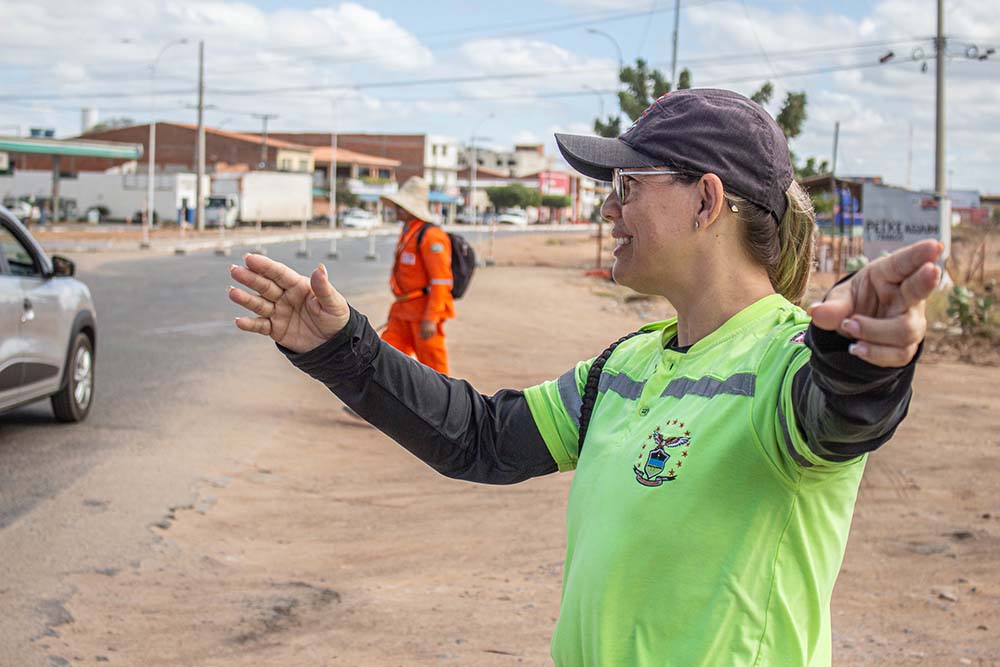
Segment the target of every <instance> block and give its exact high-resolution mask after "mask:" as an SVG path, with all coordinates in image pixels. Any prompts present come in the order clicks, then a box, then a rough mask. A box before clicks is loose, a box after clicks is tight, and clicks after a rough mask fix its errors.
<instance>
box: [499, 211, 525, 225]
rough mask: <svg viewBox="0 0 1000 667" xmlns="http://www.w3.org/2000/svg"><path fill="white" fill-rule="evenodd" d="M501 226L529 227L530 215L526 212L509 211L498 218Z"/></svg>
mask: <svg viewBox="0 0 1000 667" xmlns="http://www.w3.org/2000/svg"><path fill="white" fill-rule="evenodd" d="M497 222H498V223H500V224H501V225H523V226H527V225H528V214H527V213H525V212H524V211H507V212H506V213H501V214H500V215H498V216H497Z"/></svg>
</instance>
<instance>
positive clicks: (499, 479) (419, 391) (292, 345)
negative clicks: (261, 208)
mask: <svg viewBox="0 0 1000 667" xmlns="http://www.w3.org/2000/svg"><path fill="white" fill-rule="evenodd" d="M245 259H246V266H245V267H231V268H230V273H231V275H232V276H233V278H234V279H235V280H236V281H238V282H240V283H241V284H243V285H245V286H247V287H249V288H250V289H252V290H254V291H255V292H257V294H251V293H249V292H246V291H244V290H242V289H239V288H231V289H230V290H229V298H230V299H231V300H232V301H233V302H235V303H237V304H239V305H241V306H243V307H245V308H247V309H248V310H251V311H252V312H254V313H255V314H256V315H257V317H241V318H238V319H237V320H236V325H237V326H238V327H239V328H240V329H243V330H244V331H251V332H255V333H259V334H263V335H268V336H270V337H271V338H273V339H274V340H275V341H276V342H277V343H278V345H279V348H280V349H281V351H282V352H283V353H284V354H285V355H286V356H287V357H288V358H289V360H290V361H291V362H292V363H293V364H294V365H295V366H297V367H298V368H299V369H301V370H303V371H304V372H306V373H308V374H309V375H310V376H312V377H314V378H315V379H317V380H319V381H320V382H322V383H323V384H325V385H326V386H327V387H329V389H330V390H331V391H332V392H333V393H334V394H336V395H337V396H338V397H339V398H340V399H341V400H343V401H344V403H346V404H347V405H348V406H350V407H351V408H352V409H353V410H355V411H356V412H357V413H358V414H359V415H361V416H362V417H364V418H365V419H367V420H368V421H369V422H370V423H371V424H372V425H373V426H375V427H377V428H378V429H379V430H381V431H382V432H384V433H385V434H386V435H388V436H389V437H391V438H393V439H394V440H396V442H398V443H399V444H401V445H402V446H403V447H405V448H406V449H407V450H409V451H410V452H411V453H412V454H414V455H415V456H416V457H417V458H419V459H421V460H422V461H424V462H425V463H427V464H428V465H430V466H431V467H432V468H434V469H435V470H437V471H438V472H440V473H441V474H443V475H447V476H449V477H453V478H456V479H463V480H467V481H473V482H483V483H488V484H512V483H515V482H519V481H522V480H525V479H528V478H530V477H535V476H539V475H544V474H548V473H550V472H555V471H556V464H555V461H554V460H553V459H552V456H551V455H550V454H549V451H548V448H547V447H546V446H545V443H544V441H543V440H542V437H541V435H540V434H539V432H538V428H537V427H536V426H535V422H534V419H533V418H532V416H531V413H530V411H529V409H528V405H527V402H526V401H525V399H524V396H523V395H522V394H521V392H519V391H507V390H505V391H501V392H498V393H497V394H496V395H494V396H491V397H486V396H482V395H481V394H479V393H477V392H476V391H475V389H473V388H472V386H471V385H469V383H467V382H464V381H461V380H455V379H452V378H449V377H446V376H444V375H441V374H440V373H437V372H436V371H433V370H431V369H430V368H427V367H426V366H424V365H423V364H420V363H418V362H416V361H415V360H413V359H411V358H409V357H407V356H405V355H403V354H402V353H400V352H399V351H397V350H395V349H394V348H392V347H391V346H389V345H387V344H385V343H383V342H382V341H381V340H380V339H379V337H378V335H377V334H376V333H375V331H374V330H373V329H372V328H371V326H370V325H369V324H368V321H367V320H366V319H365V317H364V316H363V315H361V314H360V313H358V312H357V311H355V310H353V309H351V308H350V306H348V305H347V301H346V300H345V299H344V297H343V296H342V295H341V294H340V293H339V292H337V291H336V290H335V289H334V288H333V286H332V285H330V282H329V279H328V278H327V276H326V270H325V269H324V268H323V267H320V268H318V269H316V271H314V272H313V273H312V275H311V277H310V278H309V279H306V278H305V277H303V276H300V275H299V274H297V273H296V272H295V271H293V270H291V269H289V268H288V267H286V266H284V265H283V264H280V263H278V262H275V261H273V260H271V259H268V258H266V257H262V256H260V255H248V256H247V257H246V258H245Z"/></svg>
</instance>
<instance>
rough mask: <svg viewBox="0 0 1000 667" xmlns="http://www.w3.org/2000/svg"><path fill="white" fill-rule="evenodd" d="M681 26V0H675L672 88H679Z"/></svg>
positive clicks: (671, 63)
mask: <svg viewBox="0 0 1000 667" xmlns="http://www.w3.org/2000/svg"><path fill="white" fill-rule="evenodd" d="M680 27H681V0H674V57H673V58H672V59H671V61H670V89H671V90H677V37H678V35H679V33H680Z"/></svg>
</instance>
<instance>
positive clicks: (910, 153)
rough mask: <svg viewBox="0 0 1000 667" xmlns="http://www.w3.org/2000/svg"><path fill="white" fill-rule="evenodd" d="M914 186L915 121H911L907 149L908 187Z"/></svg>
mask: <svg viewBox="0 0 1000 667" xmlns="http://www.w3.org/2000/svg"><path fill="white" fill-rule="evenodd" d="M912 186H913V122H912V121H910V143H909V147H908V148H907V150H906V187H907V188H909V187H912Z"/></svg>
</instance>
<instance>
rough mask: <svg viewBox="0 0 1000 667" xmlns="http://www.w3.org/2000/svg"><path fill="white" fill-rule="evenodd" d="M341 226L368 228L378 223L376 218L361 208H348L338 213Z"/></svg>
mask: <svg viewBox="0 0 1000 667" xmlns="http://www.w3.org/2000/svg"><path fill="white" fill-rule="evenodd" d="M339 218H340V226H341V227H353V228H355V229H369V228H371V227H374V226H375V225H377V224H378V218H377V217H376V216H375V214H374V213H370V212H368V211H366V210H364V209H363V208H349V209H347V210H346V211H343V212H342V213H340V215H339Z"/></svg>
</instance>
